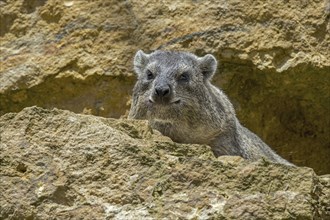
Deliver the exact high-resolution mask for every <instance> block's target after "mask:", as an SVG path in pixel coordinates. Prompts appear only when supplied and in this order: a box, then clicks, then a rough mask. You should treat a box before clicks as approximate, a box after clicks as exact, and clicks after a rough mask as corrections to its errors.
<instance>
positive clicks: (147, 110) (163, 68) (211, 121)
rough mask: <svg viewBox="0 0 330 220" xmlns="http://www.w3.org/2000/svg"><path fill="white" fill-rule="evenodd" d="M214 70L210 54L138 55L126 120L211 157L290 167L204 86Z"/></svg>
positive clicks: (218, 92) (217, 93) (217, 94)
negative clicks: (199, 147)
mask: <svg viewBox="0 0 330 220" xmlns="http://www.w3.org/2000/svg"><path fill="white" fill-rule="evenodd" d="M216 69H217V61H216V59H215V58H214V57H213V56H212V55H210V54H207V55H205V56H203V57H197V56H196V55H194V54H191V53H186V52H174V51H155V52H153V53H151V54H145V53H144V52H143V51H141V50H140V51H138V52H137V53H136V55H135V58H134V70H135V72H136V74H137V77H138V80H137V82H136V84H135V87H134V90H133V103H132V107H131V109H130V112H129V118H133V119H146V120H148V121H149V122H150V125H151V127H152V128H154V129H157V130H159V131H160V132H161V133H162V134H164V135H166V136H169V137H170V138H171V139H172V140H173V141H176V142H179V143H195V144H208V145H210V146H211V147H212V149H213V152H214V154H215V155H216V156H220V155H238V156H241V157H243V158H246V159H250V160H257V159H260V158H267V159H269V160H271V161H273V162H277V163H282V164H287V165H292V164H291V163H289V162H287V161H286V160H284V159H283V158H281V157H280V156H279V155H277V154H276V153H275V152H274V151H272V150H271V149H270V147H268V146H267V145H266V144H265V143H264V142H263V141H262V140H261V139H260V138H259V137H258V136H257V135H255V134H254V133H252V132H251V131H249V130H248V129H247V128H245V127H243V126H242V125H241V124H240V123H239V121H238V119H237V117H236V115H235V110H234V108H233V105H232V104H231V102H230V101H229V99H228V98H227V96H226V95H225V94H224V93H223V92H222V91H221V90H220V89H218V88H216V87H215V86H213V85H212V84H211V82H210V80H211V79H212V76H213V75H214V73H215V72H216Z"/></svg>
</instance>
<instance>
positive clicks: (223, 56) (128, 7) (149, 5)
mask: <svg viewBox="0 0 330 220" xmlns="http://www.w3.org/2000/svg"><path fill="white" fill-rule="evenodd" d="M329 14H330V2H329V1H328V0H315V1H308V0H306V1H300V0H299V1H298V0H290V1H263V0H247V1H237V0H230V1H167V0H165V1H155V0H148V1H147V0H146V1H137V0H130V1H115V0H107V1H103V0H94V1H82V0H80V1H70V0H2V1H1V0H0V20H1V22H0V42H1V47H0V53H1V57H0V100H1V101H0V115H3V114H4V113H7V112H18V111H20V110H21V109H23V108H24V107H26V106H32V105H38V106H42V107H46V108H52V107H58V108H63V109H68V110H71V111H74V112H77V113H82V112H83V113H86V114H94V115H99V116H105V117H120V116H121V115H123V114H125V112H126V111H127V109H128V103H129V100H130V94H131V89H132V86H133V83H134V75H133V74H132V57H133V56H134V53H135V52H136V51H137V50H138V49H144V50H145V51H146V52H149V51H150V50H154V49H157V48H161V49H179V50H187V51H190V52H193V53H197V54H199V55H203V54H205V53H212V54H214V55H215V56H216V57H217V58H218V59H219V61H220V63H221V65H220V66H219V71H218V72H219V73H220V74H217V75H216V77H215V79H214V82H215V84H217V85H221V86H222V88H224V90H225V92H226V93H227V94H228V95H229V97H230V98H231V100H232V101H233V102H234V104H235V106H236V109H237V112H238V116H239V118H240V119H241V121H242V122H243V124H244V125H246V127H248V128H250V129H251V130H252V131H254V132H255V133H257V134H258V135H259V136H261V137H262V139H264V140H265V142H266V143H268V144H269V145H270V146H272V147H273V148H274V149H275V150H276V151H277V152H278V153H279V154H280V155H281V156H283V157H284V158H286V159H288V160H290V161H292V162H293V163H295V164H298V165H304V166H310V167H312V168H314V170H315V171H316V172H317V173H319V174H324V173H330V163H329V160H328V155H330V140H329V134H330V114H329V112H330V92H329V91H330V76H329V72H330V52H329V51H330V50H329V45H330V36H329V32H330V22H329V16H330V15H329Z"/></svg>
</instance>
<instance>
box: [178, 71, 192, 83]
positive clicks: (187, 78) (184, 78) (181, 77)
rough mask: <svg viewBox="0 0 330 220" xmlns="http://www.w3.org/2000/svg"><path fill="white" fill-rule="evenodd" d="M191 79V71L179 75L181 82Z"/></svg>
mask: <svg viewBox="0 0 330 220" xmlns="http://www.w3.org/2000/svg"><path fill="white" fill-rule="evenodd" d="M189 79H190V76H189V73H187V72H184V73H182V74H181V75H180V76H179V81H181V82H188V81H189Z"/></svg>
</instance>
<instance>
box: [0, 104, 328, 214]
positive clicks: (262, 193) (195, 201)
mask: <svg viewBox="0 0 330 220" xmlns="http://www.w3.org/2000/svg"><path fill="white" fill-rule="evenodd" d="M0 140H1V143H0V153H1V154H0V166H1V167H0V168H1V169H0V178H1V182H0V191H1V199H0V207H1V208H0V219H55V217H56V219H71V218H73V219H110V218H111V219H164V218H165V219H178V218H182V219H326V218H329V217H330V210H329V206H328V204H329V202H330V195H329V190H330V176H329V175H328V176H317V175H316V174H315V173H314V171H313V170H312V169H311V168H304V167H300V168H299V167H286V166H284V165H279V164H272V163H269V162H267V161H258V162H253V163H251V162H248V161H244V160H243V159H242V158H240V157H230V156H224V157H219V158H215V157H214V156H213V154H212V152H211V149H210V148H209V147H208V146H202V145H184V144H176V143H173V142H172V141H171V140H170V139H168V138H166V137H163V136H161V135H160V134H159V133H158V132H157V131H153V130H152V129H151V128H150V127H149V126H148V124H147V122H146V121H131V120H116V119H106V118H102V117H96V116H91V115H79V114H75V113H73V112H69V111H63V110H56V109H54V110H45V109H41V108H37V107H30V108H25V109H24V110H22V111H21V112H19V113H8V114H5V115H3V116H2V117H1V118H0Z"/></svg>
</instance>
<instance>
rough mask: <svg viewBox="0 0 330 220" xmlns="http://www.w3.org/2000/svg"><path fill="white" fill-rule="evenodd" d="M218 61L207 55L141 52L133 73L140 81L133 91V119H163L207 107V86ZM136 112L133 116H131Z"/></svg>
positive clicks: (136, 56)
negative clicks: (203, 106) (205, 105)
mask: <svg viewBox="0 0 330 220" xmlns="http://www.w3.org/2000/svg"><path fill="white" fill-rule="evenodd" d="M216 67H217V61H216V59H215V58H214V57H213V56H212V55H210V54H208V55H206V56H204V57H197V56H195V55H194V54H191V53H186V52H173V51H155V52H153V53H151V54H146V53H144V52H143V51H141V50H140V51H138V52H137V53H136V55H135V58H134V70H135V72H136V74H137V76H138V81H137V83H136V85H135V87H134V91H133V106H132V109H131V113H130V115H131V116H133V117H134V118H147V119H150V117H153V118H155V117H156V118H162V119H167V118H168V117H169V116H174V115H178V114H180V113H193V111H200V110H201V109H200V108H201V106H202V105H204V104H205V103H202V102H205V95H206V94H205V92H206V91H205V90H206V88H205V87H206V86H205V85H206V84H207V83H209V80H210V79H211V78H212V76H213V74H214V73H215V71H216ZM132 111H133V112H132Z"/></svg>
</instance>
